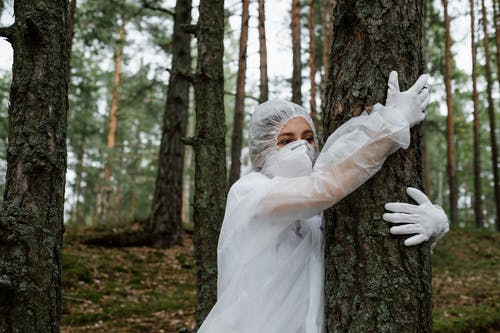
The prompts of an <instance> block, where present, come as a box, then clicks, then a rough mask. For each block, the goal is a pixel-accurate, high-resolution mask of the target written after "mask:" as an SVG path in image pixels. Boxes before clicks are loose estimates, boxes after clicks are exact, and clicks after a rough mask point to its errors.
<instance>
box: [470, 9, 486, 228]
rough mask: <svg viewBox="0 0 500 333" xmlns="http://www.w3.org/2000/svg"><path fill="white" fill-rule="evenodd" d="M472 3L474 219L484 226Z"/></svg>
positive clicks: (474, 19)
mask: <svg viewBox="0 0 500 333" xmlns="http://www.w3.org/2000/svg"><path fill="white" fill-rule="evenodd" d="M469 4H470V19H471V22H470V31H471V50H472V101H473V102H474V220H475V223H476V227H478V228H481V227H483V208H482V199H481V147H480V142H481V141H480V136H479V134H480V132H479V103H478V95H477V65H476V61H477V48H476V28H475V25H476V17H475V15H474V0H470V1H469Z"/></svg>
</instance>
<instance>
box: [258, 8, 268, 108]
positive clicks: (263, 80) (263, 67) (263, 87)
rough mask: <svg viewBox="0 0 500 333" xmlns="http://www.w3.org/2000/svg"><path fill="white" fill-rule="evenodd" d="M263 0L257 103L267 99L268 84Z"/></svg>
mask: <svg viewBox="0 0 500 333" xmlns="http://www.w3.org/2000/svg"><path fill="white" fill-rule="evenodd" d="M264 1H265V0H259V28H258V29H259V56H260V67H259V68H260V95H259V103H264V102H265V101H267V100H268V99H269V84H268V78H267V47H266V10H265V5H264Z"/></svg>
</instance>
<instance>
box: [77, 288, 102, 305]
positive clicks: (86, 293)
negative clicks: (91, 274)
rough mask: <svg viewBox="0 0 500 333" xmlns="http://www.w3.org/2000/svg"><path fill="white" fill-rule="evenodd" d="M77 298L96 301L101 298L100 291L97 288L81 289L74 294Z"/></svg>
mask: <svg viewBox="0 0 500 333" xmlns="http://www.w3.org/2000/svg"><path fill="white" fill-rule="evenodd" d="M75 296H76V297H78V298H83V299H86V300H89V301H91V302H94V303H98V302H99V300H100V299H101V296H102V293H101V292H100V291H97V290H81V291H79V292H78V293H77V294H76V295H75Z"/></svg>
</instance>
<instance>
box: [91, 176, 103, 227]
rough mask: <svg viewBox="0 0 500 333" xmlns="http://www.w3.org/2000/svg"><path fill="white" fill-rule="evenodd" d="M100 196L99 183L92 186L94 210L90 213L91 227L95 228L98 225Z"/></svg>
mask: <svg viewBox="0 0 500 333" xmlns="http://www.w3.org/2000/svg"><path fill="white" fill-rule="evenodd" d="M100 194H101V185H100V184H99V183H97V184H95V186H94V209H93V212H92V225H93V226H96V225H97V224H99V215H100V214H99V202H100Z"/></svg>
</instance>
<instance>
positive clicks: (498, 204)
mask: <svg viewBox="0 0 500 333" xmlns="http://www.w3.org/2000/svg"><path fill="white" fill-rule="evenodd" d="M481 12H482V21H483V34H484V40H483V42H484V56H485V68H486V94H487V97H488V118H489V120H490V143H491V165H492V168H493V193H494V197H495V209H496V217H495V226H496V230H497V231H500V186H499V184H498V143H497V139H496V134H495V131H496V125H495V110H494V106H493V98H492V96H491V90H492V79H491V60H490V58H491V57H490V46H489V41H488V38H489V36H488V17H487V16H486V6H485V4H484V0H482V1H481Z"/></svg>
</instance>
